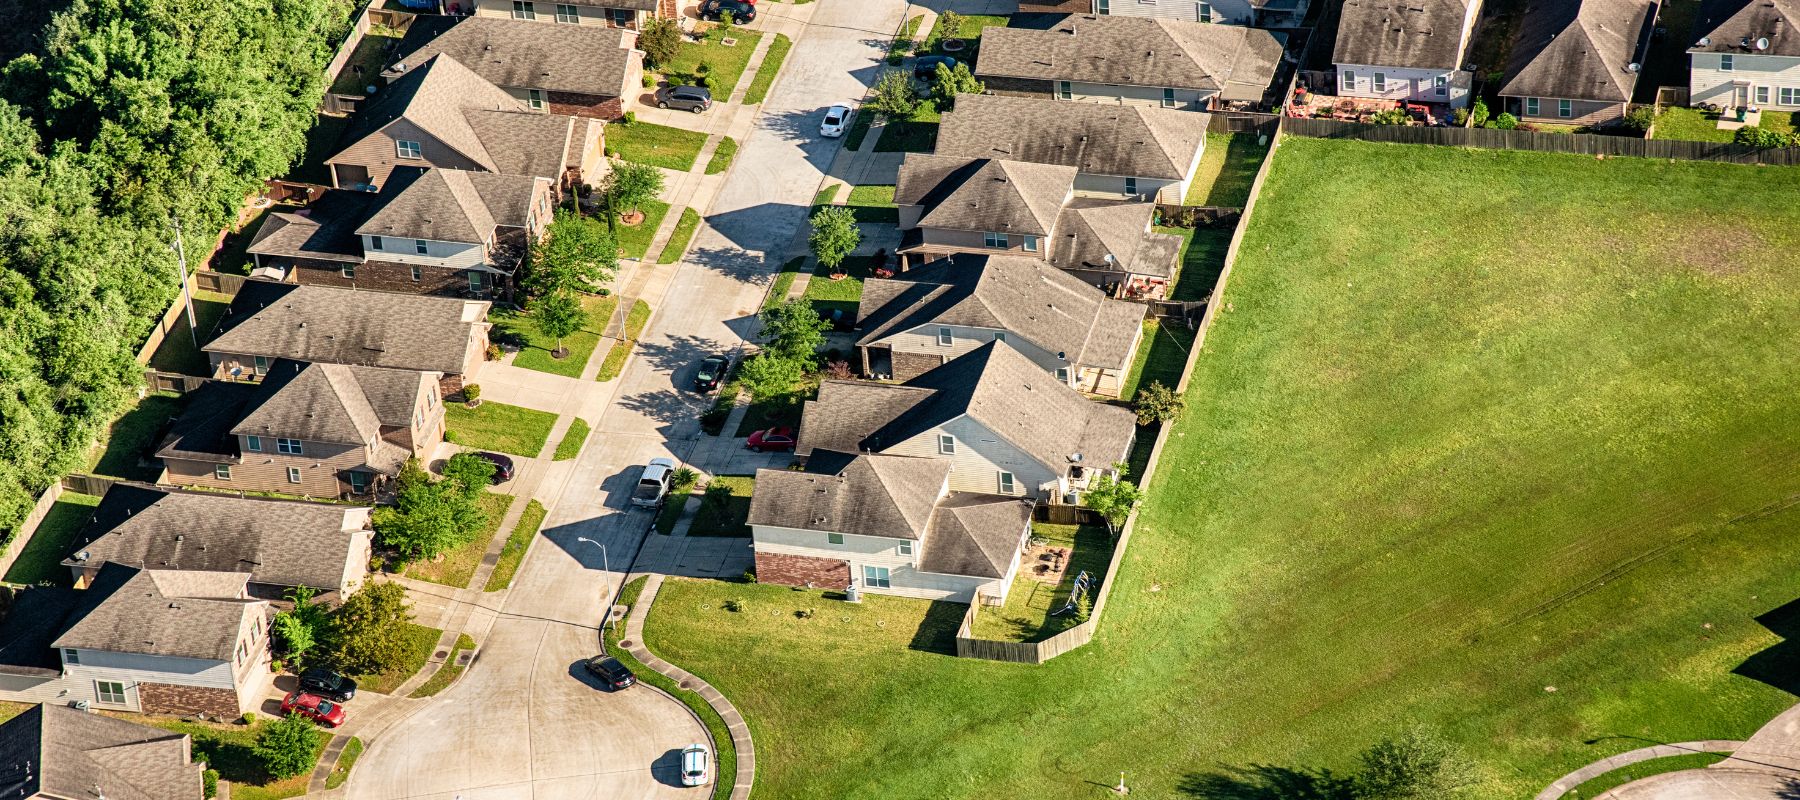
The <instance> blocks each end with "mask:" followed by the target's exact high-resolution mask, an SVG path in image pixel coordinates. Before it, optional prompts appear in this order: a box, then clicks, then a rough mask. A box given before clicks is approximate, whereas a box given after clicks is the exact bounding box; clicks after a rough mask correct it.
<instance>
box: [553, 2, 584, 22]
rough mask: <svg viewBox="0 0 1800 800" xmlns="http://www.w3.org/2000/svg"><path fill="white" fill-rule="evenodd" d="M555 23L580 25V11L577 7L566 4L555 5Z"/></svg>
mask: <svg viewBox="0 0 1800 800" xmlns="http://www.w3.org/2000/svg"><path fill="white" fill-rule="evenodd" d="M556 21H557V22H565V23H573V24H575V25H580V24H581V9H580V8H579V7H577V6H572V5H569V4H568V3H557V4H556Z"/></svg>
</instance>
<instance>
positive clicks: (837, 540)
mask: <svg viewBox="0 0 1800 800" xmlns="http://www.w3.org/2000/svg"><path fill="white" fill-rule="evenodd" d="M825 543H826V544H843V543H844V535H843V534H841V533H827V534H825Z"/></svg>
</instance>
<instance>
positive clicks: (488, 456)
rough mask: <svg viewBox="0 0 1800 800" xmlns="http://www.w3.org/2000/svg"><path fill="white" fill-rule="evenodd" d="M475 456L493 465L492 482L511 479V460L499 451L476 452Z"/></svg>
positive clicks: (497, 482) (503, 481)
mask: <svg viewBox="0 0 1800 800" xmlns="http://www.w3.org/2000/svg"><path fill="white" fill-rule="evenodd" d="M475 457H476V458H479V459H482V460H484V461H487V462H488V463H489V464H493V465H494V477H493V482H494V483H496V484H500V483H505V482H507V481H510V480H512V479H513V462H512V459H511V458H509V457H507V456H503V455H501V454H499V453H488V452H480V453H476V454H475Z"/></svg>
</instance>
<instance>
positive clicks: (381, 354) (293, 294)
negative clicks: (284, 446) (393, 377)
mask: <svg viewBox="0 0 1800 800" xmlns="http://www.w3.org/2000/svg"><path fill="white" fill-rule="evenodd" d="M492 305H493V304H492V303H490V302H488V301H486V300H459V299H456V298H451V297H433V296H430V295H412V294H397V293H394V292H363V291H357V290H354V289H341V288H338V287H335V286H296V285H294V284H291V283H276V282H274V281H264V280H249V281H245V282H244V286H243V288H242V289H239V290H238V293H237V296H236V297H233V298H232V299H231V307H230V308H228V309H226V310H225V316H224V317H223V318H222V319H220V320H219V329H218V332H217V333H215V334H214V335H213V339H212V341H211V342H208V343H207V344H206V345H205V346H203V347H201V348H200V349H201V350H204V351H205V352H206V354H207V357H208V358H209V359H211V360H212V368H213V377H216V378H221V379H231V380H253V379H255V378H256V377H257V376H260V375H262V374H264V373H266V372H268V370H269V365H270V364H271V363H274V361H275V360H276V359H280V358H288V359H293V360H295V361H308V362H317V363H321V364H348V365H352V366H364V367H385V368H387V369H398V370H412V371H415V372H438V373H443V376H444V377H443V381H442V383H441V387H442V391H443V394H445V395H451V394H455V393H457V392H459V391H462V386H463V382H464V380H465V379H466V378H468V377H469V376H472V375H474V374H475V371H476V370H478V369H480V367H481V365H482V363H483V362H484V361H486V360H487V348H488V328H489V327H491V323H489V322H488V321H487V314H488V308H489V307H490V306H492Z"/></svg>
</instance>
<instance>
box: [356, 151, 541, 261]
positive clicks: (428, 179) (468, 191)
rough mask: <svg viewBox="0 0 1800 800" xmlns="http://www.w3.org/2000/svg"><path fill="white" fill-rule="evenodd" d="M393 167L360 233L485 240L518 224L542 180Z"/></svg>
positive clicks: (474, 241) (367, 234) (363, 234)
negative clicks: (380, 198) (502, 228)
mask: <svg viewBox="0 0 1800 800" xmlns="http://www.w3.org/2000/svg"><path fill="white" fill-rule="evenodd" d="M404 172H405V173H407V174H405V175H404V176H402V170H395V171H394V177H390V178H389V179H388V185H387V186H386V187H384V188H383V189H382V196H383V198H384V199H383V201H382V203H381V204H380V206H379V208H377V209H376V210H375V212H374V213H373V214H371V215H370V216H369V218H368V220H367V221H366V222H364V223H363V224H362V225H360V226H358V227H357V229H356V233H357V235H359V236H391V237H394V238H397V239H430V240H432V241H438V242H461V243H464V244H485V243H487V242H489V241H491V240H492V239H493V238H494V228H495V226H497V225H510V226H512V227H523V226H524V225H525V220H526V217H527V215H529V214H530V212H531V200H532V197H533V194H534V192H535V191H536V189H537V186H538V183H539V182H541V181H542V182H546V183H547V180H546V179H544V178H533V177H527V176H524V175H497V174H494V173H487V172H466V171H464V170H459V169H430V170H410V169H409V170H405V171H404Z"/></svg>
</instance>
